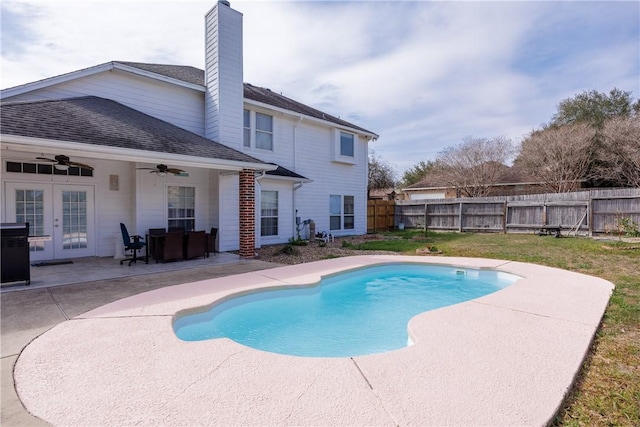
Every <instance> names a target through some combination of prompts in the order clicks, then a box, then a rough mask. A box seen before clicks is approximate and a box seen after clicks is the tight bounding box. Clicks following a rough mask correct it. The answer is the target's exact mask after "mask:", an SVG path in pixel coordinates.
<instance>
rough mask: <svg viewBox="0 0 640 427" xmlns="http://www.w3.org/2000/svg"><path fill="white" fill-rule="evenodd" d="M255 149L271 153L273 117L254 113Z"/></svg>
mask: <svg viewBox="0 0 640 427" xmlns="http://www.w3.org/2000/svg"><path fill="white" fill-rule="evenodd" d="M256 148H260V149H261V150H270V151H273V117H272V116H269V115H268V114H262V113H256Z"/></svg>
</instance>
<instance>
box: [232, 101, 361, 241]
mask: <svg viewBox="0 0 640 427" xmlns="http://www.w3.org/2000/svg"><path fill="white" fill-rule="evenodd" d="M248 108H250V109H252V110H253V111H260V112H264V113H268V110H265V109H256V108H253V107H248ZM271 114H272V115H273V117H274V143H273V145H274V149H273V152H271V151H265V150H256V149H244V150H243V151H244V152H246V153H247V154H249V155H252V156H255V157H257V158H259V159H261V160H263V161H267V162H273V163H277V164H279V165H281V166H283V167H285V168H287V169H290V170H293V171H294V172H297V173H298V174H300V175H302V176H304V177H306V178H309V179H312V180H313V182H311V183H307V184H304V185H303V186H302V188H300V189H298V190H296V192H295V205H296V206H295V209H298V216H300V217H301V219H302V220H306V219H312V220H314V221H315V223H316V230H318V231H327V232H328V231H329V196H330V195H331V194H338V195H343V196H344V195H347V196H354V198H355V228H354V229H353V230H343V231H338V232H334V234H335V235H358V234H365V233H366V227H367V224H366V220H367V162H368V144H367V141H366V140H365V139H364V138H363V137H361V136H360V137H358V136H356V140H355V147H354V164H346V163H340V162H335V161H332V160H333V157H334V152H333V150H334V146H335V137H336V131H335V128H333V127H329V126H322V125H319V124H316V123H313V122H309V121H306V122H305V121H304V120H302V122H299V121H298V120H296V119H292V118H287V117H283V116H282V115H281V114H279V113H274V112H271ZM294 139H295V144H294ZM289 237H291V236H289Z"/></svg>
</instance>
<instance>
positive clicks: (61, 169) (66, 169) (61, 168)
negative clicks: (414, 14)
mask: <svg viewBox="0 0 640 427" xmlns="http://www.w3.org/2000/svg"><path fill="white" fill-rule="evenodd" d="M53 166H54V167H55V168H56V169H58V170H59V171H68V170H69V165H63V164H60V163H58V164H56V165H53Z"/></svg>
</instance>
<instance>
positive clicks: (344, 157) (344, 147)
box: [331, 129, 362, 165]
mask: <svg viewBox="0 0 640 427" xmlns="http://www.w3.org/2000/svg"><path fill="white" fill-rule="evenodd" d="M357 142H358V135H357V134H354V133H350V132H346V131H343V130H340V129H333V149H332V150H331V151H332V153H331V160H332V161H334V162H337V163H343V164H346V165H356V164H358V163H360V162H361V161H362V159H358V157H359V155H358V153H357V152H356V151H357V149H358V147H357V146H356V143H357Z"/></svg>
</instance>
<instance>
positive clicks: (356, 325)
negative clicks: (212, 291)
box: [173, 263, 518, 357]
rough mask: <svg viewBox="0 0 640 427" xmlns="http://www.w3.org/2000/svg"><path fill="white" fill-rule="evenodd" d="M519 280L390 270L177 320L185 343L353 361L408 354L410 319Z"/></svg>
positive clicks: (444, 270) (396, 266)
mask: <svg viewBox="0 0 640 427" xmlns="http://www.w3.org/2000/svg"><path fill="white" fill-rule="evenodd" d="M517 279H518V276H515V275H512V274H508V273H503V272H499V271H494V270H474V269H468V268H453V267H449V266H433V265H419V264H411V263H392V264H383V265H376V266H369V267H366V268H360V269H356V270H351V271H347V272H342V273H339V274H335V275H331V276H329V277H325V278H323V279H322V280H321V281H320V283H319V284H317V285H315V286H311V287H302V288H294V289H280V290H268V291H260V292H255V293H250V294H247V295H243V296H239V297H235V298H232V299H229V300H227V301H224V302H222V303H220V304H217V305H215V306H213V307H212V308H211V309H209V310H208V311H205V312H201V313H195V314H189V315H184V316H180V317H178V318H177V319H176V320H175V322H174V324H173V327H174V332H175V334H176V335H177V336H178V337H179V338H180V339H182V340H184V341H201V340H208V339H216V338H224V337H226V338H230V339H232V340H234V341H236V342H238V343H240V344H243V345H246V346H249V347H252V348H255V349H259V350H264V351H269V352H273V353H280V354H289V355H295V356H315V357H351V356H359V355H366V354H374V353H383V352H387V351H391V350H396V349H399V348H402V347H405V346H406V345H407V343H408V341H409V340H408V336H407V324H408V322H409V320H410V319H411V318H412V317H414V316H415V315H417V314H419V313H422V312H425V311H429V310H434V309H437V308H441V307H445V306H449V305H453V304H457V303H459V302H463V301H468V300H471V299H475V298H478V297H481V296H484V295H487V294H490V293H493V292H495V291H498V290H500V289H503V288H505V287H507V286H509V285H511V284H512V283H513V282H515V281H516V280H517Z"/></svg>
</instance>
